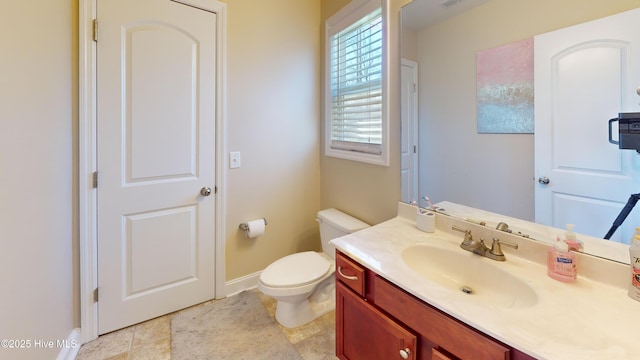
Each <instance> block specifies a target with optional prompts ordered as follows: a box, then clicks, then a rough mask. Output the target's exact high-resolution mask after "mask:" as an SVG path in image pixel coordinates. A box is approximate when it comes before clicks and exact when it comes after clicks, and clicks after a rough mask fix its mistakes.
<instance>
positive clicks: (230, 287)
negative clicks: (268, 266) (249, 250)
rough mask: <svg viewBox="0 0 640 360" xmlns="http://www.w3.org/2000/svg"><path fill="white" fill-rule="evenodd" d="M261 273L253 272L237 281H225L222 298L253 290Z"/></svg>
mask: <svg viewBox="0 0 640 360" xmlns="http://www.w3.org/2000/svg"><path fill="white" fill-rule="evenodd" d="M261 272H262V271H258V272H255V273H253V274H249V275H246V276H243V277H239V278H237V279H233V280H230V281H227V282H226V283H225V294H222V295H223V296H220V297H221V298H222V297H225V296H232V295H236V294H238V293H240V292H243V291H245V290H249V289H255V288H256V287H257V286H258V282H259V281H260V273H261Z"/></svg>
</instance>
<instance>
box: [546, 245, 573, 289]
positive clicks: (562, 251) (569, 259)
mask: <svg viewBox="0 0 640 360" xmlns="http://www.w3.org/2000/svg"><path fill="white" fill-rule="evenodd" d="M547 274H548V275H549V276H550V277H551V278H553V279H556V280H559V281H563V282H567V283H569V282H574V281H576V278H577V276H578V268H577V266H576V254H574V253H573V252H571V251H569V245H568V244H567V243H566V242H564V241H562V240H560V238H558V239H557V241H556V243H555V244H554V245H552V246H549V248H548V249H547Z"/></svg>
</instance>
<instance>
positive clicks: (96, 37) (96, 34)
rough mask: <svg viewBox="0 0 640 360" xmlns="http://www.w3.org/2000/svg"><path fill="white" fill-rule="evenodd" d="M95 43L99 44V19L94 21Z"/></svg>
mask: <svg viewBox="0 0 640 360" xmlns="http://www.w3.org/2000/svg"><path fill="white" fill-rule="evenodd" d="M93 41H95V42H98V19H93Z"/></svg>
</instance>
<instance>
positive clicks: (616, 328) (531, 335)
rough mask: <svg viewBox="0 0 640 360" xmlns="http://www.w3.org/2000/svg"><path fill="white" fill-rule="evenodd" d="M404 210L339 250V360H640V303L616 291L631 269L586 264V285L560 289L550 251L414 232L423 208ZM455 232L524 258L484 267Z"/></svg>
mask: <svg viewBox="0 0 640 360" xmlns="http://www.w3.org/2000/svg"><path fill="white" fill-rule="evenodd" d="M405 206H406V205H405V204H400V205H399V216H398V217H396V218H394V219H392V220H389V221H387V222H384V223H382V224H379V225H376V226H373V227H371V228H368V229H365V230H362V231H359V232H357V233H354V234H350V235H347V236H344V237H341V238H338V239H334V240H333V241H332V243H333V244H334V245H335V246H336V248H337V253H336V273H335V274H336V353H337V356H338V357H339V358H340V359H349V360H357V359H376V358H377V359H436V360H443V359H473V360H476V359H501V360H502V359H514V360H517V359H520V360H523V359H563V360H567V359H633V358H637V355H638V354H640V343H638V342H637V340H636V338H637V336H636V333H637V331H636V330H635V329H636V327H635V324H637V323H638V322H640V303H639V302H636V301H634V300H632V299H630V298H629V297H628V296H627V295H626V289H625V288H623V287H621V286H616V284H620V283H622V281H620V280H615V279H614V280H612V281H611V282H607V281H606V280H607V279H608V278H609V277H616V276H617V277H620V276H623V277H624V276H625V270H627V271H628V267H627V265H624V264H617V263H613V262H611V261H607V260H599V259H596V258H593V257H590V256H588V255H584V256H583V255H582V254H580V259H579V261H580V260H582V264H581V265H582V266H583V267H585V269H583V270H584V271H583V272H584V274H582V275H579V279H578V280H577V282H576V283H572V284H566V283H561V282H558V281H556V280H554V279H551V278H549V277H548V276H546V267H545V266H544V259H545V257H544V256H545V255H544V254H545V250H546V246H545V245H544V244H541V243H539V242H535V241H532V240H530V239H526V238H523V237H519V236H515V235H510V234H506V233H504V234H501V233H498V232H496V230H495V229H487V228H486V227H482V226H479V225H475V224H473V223H469V222H465V221H462V220H460V219H455V218H453V217H449V216H446V215H441V214H440V215H438V218H437V228H436V231H435V232H433V233H425V232H422V231H420V230H418V229H417V228H416V226H415V215H414V214H415V208H410V207H408V208H407V207H405ZM453 226H456V227H461V228H464V229H465V230H470V231H471V233H472V235H473V236H478V237H481V238H484V239H485V240H486V239H489V240H491V238H492V237H498V236H499V237H500V239H501V240H504V241H508V242H515V243H517V244H518V245H519V249H518V250H514V249H510V248H509V249H507V248H505V249H504V253H505V255H506V259H507V260H506V261H504V262H499V261H494V260H491V259H488V258H483V257H481V256H478V255H475V254H472V253H470V252H467V251H465V250H462V249H461V248H460V246H459V245H460V242H461V241H462V240H463V236H462V235H461V234H460V233H457V232H454V231H451V230H450V229H451V227H453ZM599 261H602V263H599ZM602 272H609V273H610V274H609V275H608V276H604V275H602ZM590 274H600V275H599V276H593V277H592V278H590V277H588V276H589V275H590ZM594 278H596V279H594Z"/></svg>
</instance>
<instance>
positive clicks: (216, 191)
mask: <svg viewBox="0 0 640 360" xmlns="http://www.w3.org/2000/svg"><path fill="white" fill-rule="evenodd" d="M213 193H214V194H217V193H218V185H216V186H214V187H213Z"/></svg>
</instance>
